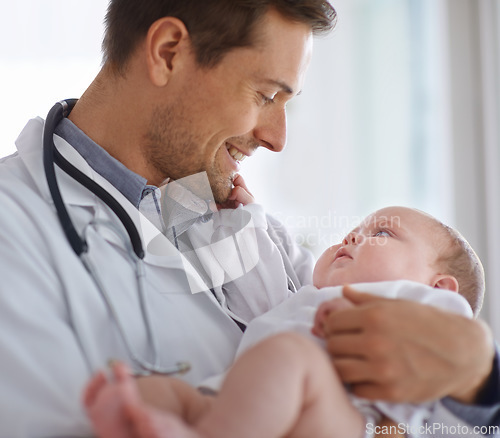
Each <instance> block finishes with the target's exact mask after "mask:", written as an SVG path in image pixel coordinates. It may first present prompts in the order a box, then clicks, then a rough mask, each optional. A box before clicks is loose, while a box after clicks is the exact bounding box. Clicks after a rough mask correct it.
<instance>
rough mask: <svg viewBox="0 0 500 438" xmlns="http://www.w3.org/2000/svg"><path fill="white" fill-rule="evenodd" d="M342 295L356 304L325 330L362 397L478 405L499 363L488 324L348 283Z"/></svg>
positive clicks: (333, 316) (346, 377)
mask: <svg viewBox="0 0 500 438" xmlns="http://www.w3.org/2000/svg"><path fill="white" fill-rule="evenodd" d="M343 293H344V297H345V298H347V299H348V300H350V301H351V302H352V303H353V304H354V306H353V307H351V308H345V309H341V310H338V311H335V312H331V313H330V314H329V316H328V317H327V319H326V320H325V321H324V323H323V330H324V333H325V339H326V343H327V349H328V351H329V352H330V353H331V354H332V357H333V359H332V360H333V363H334V366H335V368H336V369H337V371H338V373H339V375H340V377H341V379H342V380H343V381H344V382H345V383H349V384H350V385H351V386H352V390H353V391H354V393H355V394H356V395H358V396H360V397H365V398H368V399H382V400H387V401H393V402H423V401H426V400H430V399H436V398H441V397H444V396H448V395H449V396H451V397H453V398H455V399H456V400H458V401H461V402H463V403H473V402H474V400H475V398H476V397H477V395H478V393H479V391H480V390H481V389H482V387H483V386H484V384H485V382H486V381H487V379H488V377H489V375H490V373H491V369H492V365H493V357H494V347H493V340H492V335H491V332H490V330H489V329H488V327H487V326H486V325H485V324H484V323H481V322H480V321H475V320H470V319H467V318H464V317H461V316H458V315H455V314H452V313H449V312H444V311H442V310H439V309H436V308H434V307H431V306H428V305H423V304H420V303H416V302H410V301H406V300H394V299H387V298H381V297H377V296H373V295H371V294H365V293H361V292H357V291H355V290H354V289H352V288H351V287H349V286H347V287H344V290H343Z"/></svg>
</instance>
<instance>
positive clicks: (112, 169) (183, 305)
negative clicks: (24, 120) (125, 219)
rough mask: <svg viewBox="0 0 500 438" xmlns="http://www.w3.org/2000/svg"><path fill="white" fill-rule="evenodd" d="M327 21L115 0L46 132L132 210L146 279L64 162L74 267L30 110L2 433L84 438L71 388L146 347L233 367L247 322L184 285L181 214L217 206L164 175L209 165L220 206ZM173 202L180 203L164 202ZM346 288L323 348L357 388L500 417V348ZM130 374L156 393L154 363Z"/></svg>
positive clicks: (4, 240) (202, 371) (216, 368)
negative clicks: (76, 91)
mask: <svg viewBox="0 0 500 438" xmlns="http://www.w3.org/2000/svg"><path fill="white" fill-rule="evenodd" d="M334 22H335V12H334V10H333V9H332V8H331V6H330V5H329V4H328V3H327V2H324V1H320V0H297V1H289V0H268V1H264V0H255V1H249V0H245V1H240V0H203V1H197V0H147V1H145V0H111V1H110V5H109V9H108V13H107V16H106V24H107V29H106V34H105V39H104V44H103V48H104V64H103V68H102V70H101V72H100V73H99V74H98V76H97V77H96V78H95V80H94V81H93V82H92V84H91V85H90V86H89V88H88V89H87V91H86V92H85V93H84V94H83V96H82V97H81V98H80V100H79V101H78V102H77V104H76V106H75V107H74V109H72V111H71V113H70V114H69V116H68V118H64V119H63V120H62V121H61V122H60V123H59V124H58V126H57V127H56V129H55V132H54V136H53V139H54V144H55V146H56V148H57V149H58V150H59V152H60V153H61V154H62V155H63V156H64V157H65V158H66V159H67V160H69V161H70V162H71V163H72V164H73V165H74V166H76V167H78V169H80V171H81V172H83V173H84V174H85V175H87V176H88V177H89V178H91V179H92V180H94V181H95V182H96V183H97V184H99V185H100V186H102V187H103V188H104V189H105V190H106V191H108V192H109V193H110V194H111V195H112V196H113V197H114V198H115V199H116V200H117V201H118V202H119V203H120V204H121V205H122V207H123V208H124V209H125V210H126V211H127V212H128V214H129V215H130V216H131V217H132V220H133V221H134V224H135V225H136V227H137V228H138V229H139V230H140V231H141V239H142V244H143V246H144V247H145V249H146V255H145V258H144V266H143V272H142V273H143V274H144V275H142V273H139V274H138V273H137V272H136V270H135V269H134V263H132V261H131V260H132V258H133V257H131V254H130V251H129V250H128V249H127V246H126V243H125V241H126V240H127V239H125V240H124V239H122V238H121V234H123V229H122V225H121V224H120V222H119V221H118V220H117V218H116V216H115V215H114V214H113V213H112V212H111V210H110V209H109V208H108V207H107V206H106V205H105V204H104V203H103V202H102V201H101V200H100V199H99V198H98V197H96V196H95V195H93V194H92V193H91V192H90V191H89V190H87V189H86V188H84V187H83V186H82V185H81V184H79V183H78V182H76V181H75V180H74V179H73V178H71V177H70V176H68V175H67V174H66V173H64V172H62V171H61V170H60V169H57V170H56V175H57V178H58V182H59V185H60V189H61V193H62V197H63V199H64V201H65V205H66V207H67V208H68V211H69V214H70V217H71V219H72V220H73V222H74V224H75V226H76V228H77V230H78V232H79V233H80V235H84V236H85V238H86V241H87V243H88V246H89V252H88V259H89V261H90V262H89V263H90V264H91V266H92V269H91V271H92V275H91V274H90V273H89V271H88V270H87V269H86V268H85V267H84V266H83V264H82V263H81V261H80V259H79V258H78V257H77V255H76V254H75V253H74V252H73V250H72V249H71V247H70V245H69V244H68V241H67V240H66V238H65V235H64V233H63V231H62V229H61V225H60V223H59V221H58V218H57V216H56V212H55V208H54V203H53V201H52V198H51V196H50V193H49V189H48V185H47V182H46V179H45V173H44V169H43V164H42V135H43V130H44V121H43V120H42V119H40V118H38V119H34V120H31V121H30V122H29V123H28V125H27V126H26V128H25V129H24V130H23V132H22V133H21V134H20V136H19V138H18V140H17V143H16V144H17V148H18V152H17V153H15V154H14V155H12V156H10V157H6V158H4V159H3V160H2V161H1V163H0V205H1V206H2V208H1V209H0V259H1V273H2V278H1V283H0V284H1V286H0V290H1V295H0V357H1V361H0V364H1V365H0V370H1V373H0V382H1V384H0V387H1V389H2V390H1V392H0V405H1V409H0V435H1V436H8V437H24V436H26V437H28V436H29V437H47V436H51V437H55V436H65V437H68V436H89V435H91V430H90V427H89V424H88V422H87V421H86V418H85V415H84V413H83V411H82V408H81V404H80V397H81V390H82V387H83V385H84V384H85V382H86V381H87V380H88V379H89V377H90V375H91V373H92V372H94V371H95V370H97V369H98V368H100V367H101V368H102V367H105V365H106V362H107V361H108V360H109V359H110V358H115V359H120V360H123V361H126V362H128V363H130V365H131V366H132V367H133V368H134V369H135V370H136V371H143V370H144V367H143V366H141V364H140V361H143V362H144V361H147V362H149V363H150V362H153V363H154V364H159V365H161V366H164V367H167V368H168V367H174V368H175V364H176V363H178V362H188V363H190V365H191V371H190V372H189V373H188V374H186V376H185V378H186V379H187V380H188V381H190V382H192V383H193V384H199V383H200V382H202V381H203V380H204V379H206V378H208V377H210V376H211V375H214V374H218V373H220V372H222V371H223V370H225V369H226V368H227V367H228V366H229V365H230V364H231V361H232V359H233V356H234V353H235V351H236V347H237V345H238V341H239V339H240V337H241V333H242V327H243V326H244V322H245V318H242V317H241V315H240V316H239V315H238V314H237V313H236V312H232V309H231V308H230V307H229V306H228V305H227V303H226V302H224V299H225V298H227V297H224V296H223V294H222V295H221V294H220V293H218V290H217V288H216V287H215V286H214V285H207V286H206V288H205V290H202V291H199V290H196V291H194V290H193V287H192V285H193V281H194V280H193V278H190V274H189V275H188V274H187V270H189V269H186V266H188V267H189V266H190V262H189V260H188V261H186V260H187V259H186V258H183V257H182V255H181V252H180V251H179V242H178V241H182V242H183V244H184V245H189V242H190V239H189V233H190V232H192V230H191V229H190V227H191V226H192V225H197V223H198V222H205V221H207V220H208V222H209V221H210V215H209V214H208V215H207V214H205V212H204V211H199V213H200V214H199V218H198V219H197V218H196V217H195V218H194V219H193V218H192V217H191V216H190V220H188V221H184V222H182V221H181V222H175V217H176V215H177V216H178V215H181V216H182V215H183V214H185V213H186V212H192V211H193V210H196V209H194V208H193V205H195V204H196V199H194V198H193V199H187V201H186V199H185V198H182V199H184V201H182V200H181V201H180V202H173V203H171V204H168V203H166V204H162V202H163V201H162V193H164V187H165V183H166V182H168V181H178V180H181V179H183V178H185V177H189V176H191V175H194V174H198V173H200V172H205V174H206V176H207V177H208V181H209V184H210V187H211V191H212V193H213V197H214V199H215V201H216V202H217V203H219V204H226V205H228V202H227V201H228V197H229V195H230V194H231V191H232V188H233V178H234V175H235V174H236V173H237V171H238V170H239V168H240V162H241V161H242V160H243V158H244V157H250V156H251V155H252V154H253V153H254V152H255V150H256V149H257V148H258V147H264V148H267V149H269V150H271V151H275V152H279V151H281V150H282V149H283V148H284V146H285V143H286V113H285V107H286V104H287V102H288V101H289V100H290V99H291V98H293V97H294V96H295V95H296V94H297V93H298V92H299V91H300V89H301V86H302V83H303V80H304V75H305V73H306V70H307V67H308V64H309V60H310V57H311V49H312V36H313V35H314V34H317V33H321V32H325V31H328V30H330V29H331V27H333V25H334ZM160 187H162V189H160ZM166 187H168V184H167V185H166ZM193 196H194V195H193ZM188 197H189V196H188ZM177 200H178V199H177ZM168 205H170V206H172V205H175V208H174V210H175V211H168V214H167V215H166V214H165V213H166V212H162V211H161V209H162V208H164V209H165V208H166V206H168ZM172 208H173V207H172ZM207 211H208V210H207ZM167 217H168V218H169V219H168V220H167V219H166V218H167ZM169 221H170V222H169ZM179 223H181V225H182V226H178V225H179ZM172 224H175V226H174V225H172ZM186 224H187V225H186ZM276 225H277V224H276V221H274V220H273V219H272V218H269V232H273V234H274V235H275V237H277V241H279V242H281V243H279V242H277V245H276V247H274V248H271V249H270V250H275V251H277V250H278V246H279V245H281V251H282V256H283V259H284V266H288V267H289V270H290V269H291V270H292V271H293V272H290V273H291V274H293V275H294V278H295V279H296V281H298V282H299V283H306V282H308V281H310V275H311V274H310V270H311V265H312V261H311V259H310V256H309V255H307V254H306V253H305V252H304V251H303V250H301V249H300V248H298V247H297V246H296V245H295V244H293V243H291V239H289V238H288V236H287V235H286V233H285V232H284V231H283V230H282V229H281V228H280V227H279V226H276ZM176 226H177V229H176ZM159 230H161V231H162V232H161V233H159ZM158 234H159V235H158ZM164 236H170V237H169V238H167V237H165V239H164V240H162V238H163V237H164ZM172 236H174V237H173V238H172ZM183 236H184V237H185V236H188V238H184V240H183ZM153 242H154V244H153ZM262 275H263V277H262V278H263V281H265V276H266V273H263V274H262ZM267 275H272V273H267ZM194 276H196V275H194ZM139 277H140V279H139ZM95 278H98V279H99V280H98V281H99V283H100V285H99V287H98V286H97V284H96V281H95ZM139 280H140V281H139ZM195 280H196V281H199V279H195ZM141 281H142V283H143V285H144V286H143V291H144V295H145V296H146V298H147V301H144V300H142V299H141V298H140V296H141V294H140V293H139V287H138V285H139V283H141ZM196 281H195V282H196ZM239 281H244V277H242V278H241V279H239ZM198 284H199V283H198ZM297 286H300V284H298V285H297ZM193 292H197V293H193ZM219 292H220V290H219ZM281 295H282V296H281ZM287 295H288V293H287V292H285V293H283V292H282V291H276V296H273V297H268V296H262V294H261V293H260V290H259V288H258V287H255V290H253V295H252V297H248V300H249V302H250V304H251V306H250V307H251V309H253V314H254V315H255V314H258V313H262V312H263V311H265V310H267V309H268V308H269V307H270V306H272V305H274V303H276V302H279V301H280V300H282V299H285V298H286V296H287ZM104 298H105V299H106V300H108V301H109V302H110V303H111V305H107V304H106V300H105V299H104ZM349 298H350V299H352V300H353V302H355V303H356V304H357V305H356V307H355V308H354V310H352V311H349V312H352V313H347V312H348V311H345V313H342V316H341V317H338V318H337V319H336V322H335V326H334V329H332V333H331V337H330V339H329V342H328V344H329V348H330V351H331V352H332V354H333V355H334V357H335V365H336V366H337V367H338V370H339V372H340V375H341V376H342V378H343V379H344V381H345V382H346V383H350V384H352V385H353V388H354V391H355V392H357V393H358V394H359V395H362V396H367V397H370V398H380V399H386V400H393V401H403V400H404V401H410V402H411V401H420V400H425V399H429V398H433V397H442V396H446V395H448V396H449V399H448V404H447V406H448V409H449V412H448V414H449V415H452V416H453V415H454V416H456V417H458V418H462V419H464V420H466V421H468V422H470V423H473V424H480V425H484V424H492V423H493V422H495V421H498V415H499V414H498V412H499V410H500V383H499V375H500V370H499V365H498V356H497V355H495V349H494V346H493V341H492V338H491V334H490V332H489V331H488V329H487V328H486V327H484V325H482V324H481V323H479V322H476V321H469V320H465V319H463V318H460V317H456V316H452V315H448V314H444V313H442V312H440V311H438V310H435V309H429V308H426V307H424V306H420V305H418V304H415V303H407V302H404V303H403V302H399V301H386V300H383V299H380V298H374V297H371V296H369V295H363V294H358V293H355V292H351V293H350V294H349ZM252 300H253V301H252ZM145 302H146V304H145ZM144 307H146V311H144ZM141 308H142V310H141ZM112 309H114V310H115V311H116V314H117V315H118V316H117V317H116V316H113V315H112V312H113V310H112ZM339 315H340V314H339ZM117 319H118V320H119V321H118V322H117ZM247 319H248V317H247ZM119 326H121V331H120V329H119ZM149 326H150V327H151V330H150V329H149V328H148V327H149ZM151 332H154V339H153V338H152V336H151ZM427 332H431V333H433V335H432V336H430V337H427V336H426V335H425V333H427ZM154 344H156V345H157V346H158V348H157V349H156V350H157V351H156V353H157V354H154V350H155V348H154ZM361 352H362V353H361ZM393 352H402V353H404V354H393ZM388 353H389V354H388ZM137 358H139V359H137ZM181 368H182V367H181ZM140 382H142V383H141V384H144V391H150V392H151V391H154V388H151V386H148V384H147V382H148V378H147V377H146V378H143V379H140ZM151 396H152V397H153V396H154V394H153V395H151Z"/></svg>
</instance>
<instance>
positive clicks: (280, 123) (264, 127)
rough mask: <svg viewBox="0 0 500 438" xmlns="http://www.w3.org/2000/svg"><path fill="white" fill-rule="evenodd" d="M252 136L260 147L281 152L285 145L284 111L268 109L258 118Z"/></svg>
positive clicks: (281, 109)
mask: <svg viewBox="0 0 500 438" xmlns="http://www.w3.org/2000/svg"><path fill="white" fill-rule="evenodd" d="M253 135H254V137H255V139H256V140H257V141H258V143H259V145H260V146H263V147H265V148H266V149H269V150H270V151H273V152H281V151H282V150H283V149H284V148H285V145H286V109H285V108H284V107H282V108H270V109H269V111H263V112H262V114H261V115H260V116H259V120H258V123H257V126H256V127H255V128H254V132H253Z"/></svg>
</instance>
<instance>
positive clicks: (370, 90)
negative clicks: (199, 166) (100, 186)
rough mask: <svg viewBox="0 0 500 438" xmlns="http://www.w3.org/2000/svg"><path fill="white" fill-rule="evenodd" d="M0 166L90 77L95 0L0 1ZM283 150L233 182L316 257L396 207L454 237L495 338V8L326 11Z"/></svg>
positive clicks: (411, 0)
mask: <svg viewBox="0 0 500 438" xmlns="http://www.w3.org/2000/svg"><path fill="white" fill-rule="evenodd" d="M0 2H1V4H2V6H3V8H2V10H3V11H7V13H3V14H2V15H1V17H0V78H1V80H0V96H1V102H2V104H1V105H0V127H1V130H0V155H1V156H3V155H6V154H9V153H12V152H13V151H14V150H15V148H14V141H15V139H16V137H17V135H18V133H19V132H20V130H21V129H22V127H23V126H24V124H25V123H26V121H27V119H29V118H31V117H33V116H36V115H40V116H42V117H44V116H45V114H46V113H47V111H48V110H49V109H50V107H51V106H52V105H53V103H54V102H55V101H57V100H60V99H62V98H67V97H78V96H80V95H81V94H82V93H83V91H84V90H85V88H86V87H87V85H88V84H89V83H90V82H91V80H92V79H93V77H94V75H95V74H96V73H97V71H98V70H99V67H100V61H101V56H100V44H101V38H102V30H103V26H102V21H103V17H104V13H105V8H106V5H107V1H106V0H88V1H86V2H82V1H76V0H44V1H40V0H16V2H10V1H9V2H7V0H0ZM332 3H333V4H334V6H335V7H336V9H337V11H338V14H339V21H338V26H337V29H336V30H335V32H334V33H333V34H332V35H331V36H329V37H326V38H322V39H318V40H317V41H316V46H315V55H314V58H313V62H312V65H311V68H310V71H309V75H308V78H307V82H306V84H305V87H304V90H303V93H302V95H301V96H299V97H298V98H297V99H295V100H294V101H293V102H291V103H290V104H289V107H288V115H289V141H288V146H287V148H286V150H285V151H284V152H283V153H281V154H273V153H271V152H269V151H266V150H262V151H259V153H257V155H256V156H255V157H253V158H252V159H251V160H247V161H245V163H244V166H243V170H242V174H243V175H244V176H245V177H246V179H247V182H248V184H249V187H250V188H251V190H252V191H253V192H254V194H255V195H256V197H257V198H258V200H259V201H260V202H261V203H263V204H264V205H265V206H266V208H267V209H268V211H270V212H272V213H274V214H275V215H276V216H278V217H279V218H280V219H282V220H283V221H284V222H285V223H286V224H287V225H288V226H289V227H290V228H291V230H292V231H293V232H294V233H295V235H296V236H297V240H298V241H299V242H300V243H302V244H304V245H306V246H308V247H310V248H311V249H312V250H313V251H314V253H315V254H316V255H318V254H319V253H320V252H321V251H323V250H324V249H325V248H326V247H328V246H329V245H331V244H332V243H335V242H338V241H339V240H340V239H341V238H342V236H343V235H344V234H345V233H346V232H347V231H348V230H349V229H350V228H351V227H352V226H354V225H355V224H356V222H357V221H359V220H360V219H361V218H363V217H364V216H365V215H366V214H368V213H370V212H371V211H373V210H375V209H377V208H380V207H383V206H386V205H394V204H398V205H408V206H412V207H417V208H420V209H423V210H425V211H428V212H429V213H431V214H433V215H435V216H437V217H438V218H439V219H441V220H443V221H444V222H447V223H449V224H450V225H452V226H457V227H458V228H459V230H460V231H461V232H462V233H463V234H464V235H465V236H466V237H467V238H468V239H469V240H470V241H471V243H472V245H473V246H474V247H475V248H476V249H477V251H478V253H479V255H480V257H481V258H482V259H483V261H484V262H485V267H486V269H487V273H488V284H489V288H488V293H489V297H488V300H487V306H486V307H485V309H484V311H483V316H484V317H485V318H486V319H488V320H489V322H490V324H492V325H493V326H494V328H495V330H496V337H497V339H500V323H499V322H498V321H496V320H495V318H494V317H493V316H494V313H495V311H494V309H498V308H499V306H500V278H499V275H500V274H499V273H498V272H497V271H500V270H499V269H498V267H499V266H500V255H499V253H500V236H499V231H498V230H497V228H498V226H497V224H499V223H500V213H499V209H500V206H499V203H500V194H499V191H498V190H499V189H498V187H500V183H499V177H498V171H499V169H500V158H499V155H500V152H499V150H500V147H499V143H498V126H500V123H499V122H500V120H499V116H498V114H499V102H500V92H499V89H498V78H499V77H500V75H499V72H500V54H499V43H498V41H499V35H498V24H499V22H500V19H499V14H500V12H499V5H498V3H499V2H498V1H497V0H481V1H478V0H376V1H375V0H332Z"/></svg>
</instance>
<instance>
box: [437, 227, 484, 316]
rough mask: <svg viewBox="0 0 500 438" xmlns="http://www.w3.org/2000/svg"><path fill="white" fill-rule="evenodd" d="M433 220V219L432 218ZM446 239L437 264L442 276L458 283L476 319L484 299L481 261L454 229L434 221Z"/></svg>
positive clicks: (459, 289) (459, 290) (461, 293)
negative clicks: (451, 278) (442, 270)
mask: <svg viewBox="0 0 500 438" xmlns="http://www.w3.org/2000/svg"><path fill="white" fill-rule="evenodd" d="M433 219H435V218H433ZM435 221H436V222H437V223H438V224H439V227H440V228H441V230H442V231H443V237H444V238H445V239H446V243H445V245H444V247H443V248H442V249H441V251H440V252H439V256H438V260H437V264H438V266H439V268H440V269H444V271H445V272H442V273H443V274H448V275H452V276H453V277H455V278H456V279H457V281H458V293H459V294H460V295H462V296H463V297H464V298H465V299H466V300H467V302H468V303H469V305H470V306H471V308H472V312H473V313H474V317H477V315H478V314H479V311H480V310H481V307H482V305H483V299H484V290H485V282H484V269H483V265H482V264H481V260H479V257H478V256H477V254H476V253H475V251H474V250H473V249H472V247H471V246H470V244H469V242H467V240H465V238H464V237H463V236H462V235H461V234H460V233H459V232H458V231H457V230H455V229H453V228H451V227H449V226H448V225H445V224H443V223H442V222H440V221H439V220H437V219H435Z"/></svg>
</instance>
